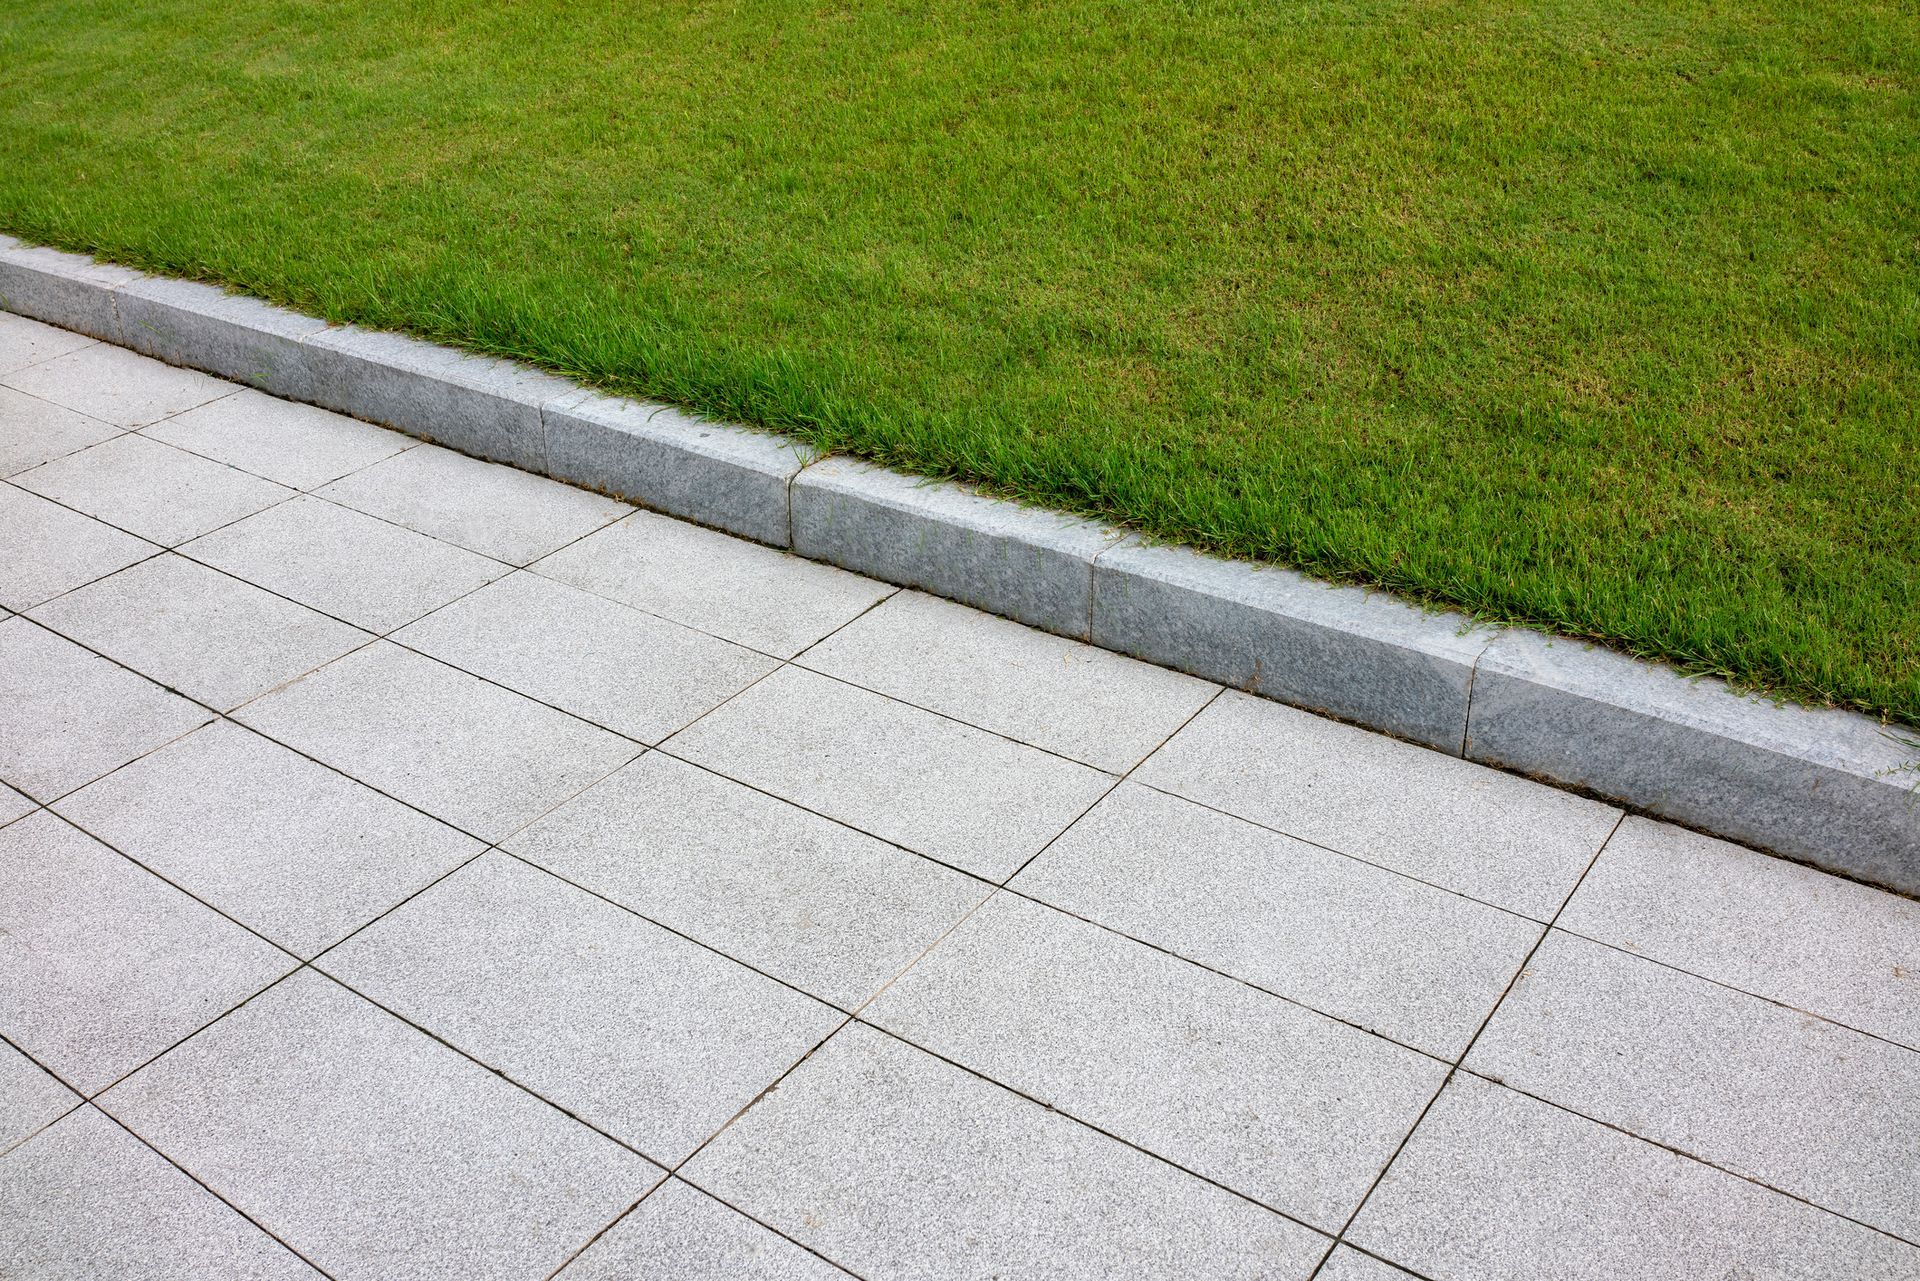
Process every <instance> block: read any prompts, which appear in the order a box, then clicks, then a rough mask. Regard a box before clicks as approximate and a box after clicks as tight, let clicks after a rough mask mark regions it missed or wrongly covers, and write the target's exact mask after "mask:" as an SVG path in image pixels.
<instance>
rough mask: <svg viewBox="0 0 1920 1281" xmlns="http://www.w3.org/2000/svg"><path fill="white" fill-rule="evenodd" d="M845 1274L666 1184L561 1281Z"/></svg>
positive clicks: (783, 1279) (773, 1280) (806, 1279)
mask: <svg viewBox="0 0 1920 1281" xmlns="http://www.w3.org/2000/svg"><path fill="white" fill-rule="evenodd" d="M846 1275H847V1273H845V1272H843V1271H841V1270H840V1269H839V1268H836V1267H834V1266H833V1265H832V1264H831V1263H828V1262H827V1261H826V1260H824V1259H822V1258H820V1257H819V1256H818V1255H814V1254H808V1253H807V1252H806V1251H805V1250H803V1249H801V1248H800V1247H799V1246H797V1245H795V1244H794V1243H793V1242H791V1241H789V1240H787V1239H786V1238H785V1237H783V1236H781V1235H780V1234H779V1233H777V1232H772V1231H769V1230H768V1229H766V1228H763V1227H761V1226H760V1225H759V1224H758V1223H755V1222H754V1221H753V1220H752V1219H749V1218H748V1217H747V1216H746V1215H744V1214H741V1213H740V1212H739V1211H737V1210H734V1209H731V1208H729V1207H727V1206H725V1205H722V1204H721V1203H720V1202H718V1201H716V1200H714V1199H713V1198H712V1197H710V1196H708V1195H707V1194H706V1193H704V1192H702V1191H700V1190H699V1189H697V1188H695V1187H693V1186H691V1185H690V1184H686V1183H682V1182H680V1180H678V1179H669V1180H667V1182H666V1184H665V1185H664V1186H662V1187H661V1188H660V1189H659V1190H658V1191H656V1192H654V1193H651V1194H650V1195H649V1196H648V1197H647V1199H646V1200H644V1201H642V1202H641V1203H640V1205H639V1206H638V1208H636V1209H635V1210H634V1211H633V1213H632V1214H629V1215H628V1216H627V1217H626V1218H624V1219H622V1220H620V1222H619V1223H617V1224H615V1225H614V1226H613V1227H612V1228H611V1229H610V1230H609V1231H608V1232H607V1234H606V1235H605V1236H603V1237H601V1238H600V1239H599V1240H598V1241H595V1242H594V1243H593V1244H592V1245H590V1246H588V1247H587V1250H586V1252H585V1253H584V1254H582V1255H581V1256H580V1257H579V1258H578V1259H576V1260H574V1261H573V1262H572V1263H570V1264H568V1265H567V1270H566V1271H565V1272H562V1273H561V1274H560V1276H561V1277H562V1278H564V1281H633V1279H634V1278H636V1277H660V1278H663V1279H664V1278H668V1277H671V1278H673V1281H788V1279H789V1278H793V1279H795V1281H838V1279H839V1278H843V1277H845V1276H846Z"/></svg>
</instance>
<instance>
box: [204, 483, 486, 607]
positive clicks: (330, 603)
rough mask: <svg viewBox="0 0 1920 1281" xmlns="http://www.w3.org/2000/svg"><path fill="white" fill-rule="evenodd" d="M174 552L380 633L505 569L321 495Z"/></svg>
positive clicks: (263, 514)
mask: <svg viewBox="0 0 1920 1281" xmlns="http://www.w3.org/2000/svg"><path fill="white" fill-rule="evenodd" d="M180 551H181V553H182V554H183V555H186V556H190V557H192V558H193V559H194V560H198V561H204V562H205V563H207V564H209V565H212V566H214V567H215V568H216V569H223V570H225V571H226V572H227V573H229V574H233V575H236V576H237V577H240V578H244V579H246V580H247V581H248V582H250V583H258V584H259V585H260V586H262V587H265V588H266V589H268V590H269V591H273V592H277V593H279V594H280V595H282V596H287V597H291V598H292V599H294V600H297V601H299V602H300V603H301V604H302V605H308V606H311V607H312V608H314V609H317V610H319V611H321V612H322V613H325V614H331V615H333V616H334V617H335V618H339V619H344V620H346V621H347V622H349V623H352V624H353V625H354V626H355V627H364V628H366V629H367V630H368V631H373V632H379V633H382V634H384V633H386V632H390V631H392V630H393V629H394V628H396V627H399V626H401V625H403V624H405V623H410V622H412V621H413V620H414V619H416V618H419V617H420V616H421V615H422V614H425V613H428V612H430V611H432V610H435V609H438V608H440V606H442V605H444V604H446V603H447V602H448V601H450V600H453V599H455V598H456V597H460V596H464V595H466V594H467V593H468V592H470V591H472V590H473V589H474V588H476V587H480V586H482V585H484V584H486V583H490V582H492V581H493V580H494V579H496V578H498V577H500V576H501V575H502V574H505V573H508V572H509V570H508V567H507V566H505V565H503V564H501V563H500V562H499V561H497V560H489V559H487V558H486V557H485V556H476V555H475V554H474V553H472V552H470V551H465V550H462V549H461V548H458V547H455V546H453V545H452V544H451V543H443V542H440V541H439V540H437V539H433V538H428V537H427V536H426V535H424V534H416V533H414V532H413V531H412V530H410V529H402V528H400V526H398V525H390V524H388V523H387V522H386V521H383V520H375V519H374V518H373V517H371V516H363V515H361V514H360V513H359V512H355V511H348V510H347V509H346V508H345V507H336V506H335V505H334V504H332V503H329V502H326V501H324V500H322V499H318V498H296V499H294V500H293V501H291V502H287V503H282V504H280V505H279V506H278V507H273V508H269V509H268V510H266V511H263V512H261V513H260V514H259V515H258V516H251V517H248V518H247V519H246V520H243V521H241V522H239V523H238V524H235V525H229V526H227V528H225V529H221V530H216V531H215V532H214V533H212V534H209V535H208V536H207V537H205V538H196V539H195V540H194V541H192V542H190V543H188V544H186V545H185V546H184V547H182V548H181V549H180Z"/></svg>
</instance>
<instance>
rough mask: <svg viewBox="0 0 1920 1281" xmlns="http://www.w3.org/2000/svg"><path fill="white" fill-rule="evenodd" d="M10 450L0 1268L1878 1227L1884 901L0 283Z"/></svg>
mask: <svg viewBox="0 0 1920 1281" xmlns="http://www.w3.org/2000/svg"><path fill="white" fill-rule="evenodd" d="M0 476H3V477H4V480H0V780H3V781H4V783H5V785H6V786H4V787H0V1036H4V1038H5V1040H4V1043H0V1153H4V1155H0V1277H6V1278H9V1279H13V1278H21V1279H25V1278H49V1277H58V1278H66V1277H87V1278H93V1277H110V1278H121V1277H136V1276H137V1277H179V1278H193V1279H195V1281H203V1279H205V1278H221V1277H248V1278H252V1277H283V1276H284V1277H312V1276H315V1275H316V1274H323V1275H327V1276H333V1277H341V1278H349V1277H394V1278H403V1277H404V1278H427V1277H449V1278H490V1277H516V1278H517V1277H526V1278H540V1277H546V1276H549V1275H552V1274H554V1273H555V1272H556V1271H557V1272H558V1273H559V1275H560V1276H561V1277H562V1278H564V1279H565V1281H612V1279H615V1278H637V1277H662V1278H726V1279H729V1281H731V1279H733V1278H749V1277H831V1276H839V1275H843V1274H844V1273H843V1271H842V1270H844V1272H847V1273H853V1274H855V1275H859V1276H864V1277H872V1278H883V1277H1003V1278H1016V1277H1020V1278H1024V1277H1041V1276H1062V1277H1083V1276H1084V1277H1100V1276H1130V1277H1147V1278H1156V1279H1159V1278H1176V1277H1193V1278H1237V1277H1273V1278H1297V1279H1300V1281H1305V1279H1306V1278H1310V1277H1318V1278H1320V1279H1321V1281H1395V1279H1399V1281H1405V1278H1406V1277H1407V1276H1409V1275H1411V1276H1415V1277H1426V1278H1431V1279H1433V1281H1456V1279H1466V1278H1492V1279H1504V1278H1513V1279H1516V1281H1517V1279H1520V1278H1529V1279H1531V1278H1545V1279H1553V1281H1559V1279H1574V1278H1608V1279H1615V1278H1617V1279H1619V1281H1686V1279H1698V1281H1726V1279H1728V1278H1806V1279H1808V1281H1814V1279H1818V1281H1838V1279H1840V1278H1850V1279H1859V1281H1867V1279H1886V1281H1892V1279H1894V1278H1908V1279H1911V1278H1920V1247H1916V1245H1914V1244H1912V1243H1914V1242H1920V1184H1917V1183H1916V1171H1920V905H1916V904H1915V903H1913V902H1910V901H1907V900H1904V899H1899V898H1895V897H1893V896H1891V895H1887V894H1882V893H1879V892H1877V891H1874V890H1869V889H1865V888H1863V887H1860V886H1857V885H1854V884H1851V883H1848V882H1844V881H1840V880H1837V879H1834V878H1832V877H1828V876H1824V875H1821V874H1820V873H1817V872H1813V871H1810V870H1808V869H1805V868H1801V867H1796V866H1793V865H1790V864H1787V863H1783V862H1779V861H1776V860H1773V859H1769V858H1765V857H1762V856H1759V855H1756V854H1752V853H1750V852H1748V851H1745V850H1742V849H1739V848H1736V847H1734V846H1731V845H1728V844H1725V843H1722V842H1718V841H1714V840H1711V839H1708V838H1704V837H1700V836H1696V835H1692V834H1690V833H1687V832H1684V831H1681V830H1679V829H1676V828H1672V827H1669V826H1666V825H1663V824H1660V823H1655V822H1651V821H1647V820H1643V819H1638V818H1624V819H1623V817H1622V815H1621V814H1620V813H1619V812H1618V811H1617V810H1614V809H1612V808H1609V807H1607V806H1605V805H1601V804H1598V803H1596V802H1593V801H1589V800H1585V799H1582V798H1578V797H1574V796H1571V795H1568V794H1566V793H1564V792H1559V791H1556V790H1553V789H1550V788H1547V787H1543V786H1540V785H1537V784H1534V783H1531V782H1528V781H1525V780H1522V779H1519V778H1514V777H1511V776H1508V775H1504V774H1500V773H1496V772H1493V771H1490V770H1486V769H1483V768H1480V767H1478V766H1475V765H1471V764H1468V763H1465V762H1463V761H1460V760H1456V759H1453V758H1449V757H1446V756H1442V755H1439V754H1436V753H1433V752H1429V751H1426V750H1423V749H1419V748H1415V747H1410V746H1407V745H1405V744H1403V743H1399V742H1396V741H1393V740H1390V739H1387V738H1383V737H1380V736H1377V735H1374V734H1369V733H1366V732H1363V731H1360V730H1356V729H1353V728H1350V727H1347V726H1343V725H1339V724H1335V723H1332V722H1329V721H1324V720H1321V719H1318V718H1316V717H1313V716H1309V715H1306V714H1304V713H1301V712H1297V711H1294V710H1291V709H1288V708H1285V707H1282V706H1279V705H1277V704H1273V703H1269V702H1265V701H1262V700H1259V699H1255V698H1251V697H1248V696H1245V695H1242V694H1239V693H1236V692H1232V691H1222V690H1220V689H1219V688H1217V687H1215V686H1212V685H1209V684H1206V683H1204V682H1201V681H1197V680H1193V679H1190V678H1187V677H1184V676H1180V675H1177V674H1174V673H1171V672H1167V671H1163V670H1160V669H1158V668H1153V667H1149V666H1145V665H1143V664H1140V663H1136V662H1133V661H1130V660H1127V659H1124V658H1120V657H1117V656H1114V655H1112V654H1108V653H1104V652H1102V651H1099V650H1094V649H1090V648H1088V647H1086V646H1084V645H1079V644H1074V643H1071V642H1067V641H1064V640H1060V639H1057V638H1055V637H1051V636H1047V635H1043V634H1041V633H1037V632H1033V631H1030V630H1027V629H1026V628H1023V627H1019V626H1017V625H1014V624H1011V623H1008V622H1005V621H1003V620H1000V619H996V618H992V617H988V616H986V615H982V614H979V613H975V612H973V611H971V610H967V609H964V608H961V607H959V606H955V605H951V604H948V603H946V602H943V601H940V600H936V599H933V598H931V597H927V596H922V595H918V594H916V593H913V592H905V591H896V590H895V589H893V588H891V587H889V586H887V585H885V584H881V583H877V582H872V581H869V580H866V579H863V578H860V577H858V576H855V575H852V574H848V573H844V572H842V571H840V570H836V569H832V568H828V567H825V566H821V565H817V564H812V563H809V562H806V561H802V560H797V559H794V558H792V557H789V556H786V555H783V554H780V553H777V552H773V551H770V550H768V549H765V548H762V547H758V546H755V545H752V544H748V543H745V542H741V541H739V540H736V539H733V538H729V537H726V536H723V535H719V534H716V533H712V532H710V531H707V530H703V529H699V528H696V527H694V526H691V525H686V524H682V523H679V522H676V521H672V520H667V519H665V518H662V517H659V516H655V515H651V514H648V513H644V512H636V511H634V510H632V509H631V508H629V507H627V506H625V505H623V504H620V503H616V502H613V501H610V500H607V499H605V498H601V497H598V496H595V495H592V494H588V493H584V492H582V491H578V490H573V489H569V488H566V487H564V486H561V485H557V484H554V483H552V482H550V481H546V480H543V479H540V478H537V477H534V476H530V475H526V474H524V473H520V472H516V471H513V470H510V469H507V468H504V467H498V466H492V465H489V464H484V463H478V462H474V461H472V460H469V459H465V458H462V457H459V456H457V455H454V454H451V453H448V452H446V451H444V450H441V449H438V448H436V447H434V446H431V445H423V444H418V443H416V442H414V441H412V440H410V439H408V438H405V437H402V436H398V435H395V434H393V433H390V432H387V431H383V430H381V429H378V428H375V427H372V426H369V425H367V424H364V423H359V422H355V421H353V420H350V419H345V418H341V417H339V416H337V415H333V414H329V413H325V412H322V411H320V410H317V409H313V408H310V407H306V406H300V405H293V404H288V403H285V402H281V401H276V400H273V399H271V398H268V397H265V396H262V395H260V394H258V393H256V392H253V391H250V390H243V389H240V388H236V387H234V386H232V385H230V384H227V383H223V382H220V381H218V380H216V379H213V378H208V377H205V376H203V375H200V374H197V373H192V372H188V371H184V370H179V369H173V368H170V367H168V366H165V365H161V364H158V363H156V362H153V361H150V360H146V359H144V358H142V357H139V356H136V355H133V354H131V353H128V352H125V351H122V350H119V349H117V348H113V347H108V346H103V345H100V344H97V343H94V342H91V341H89V340H87V339H83V338H79V337H76V336H74V335H71V334H67V333H64V332H62V331H59V330H55V329H49V328H47V327H45V326H41V325H37V324H34V323H33V322H30V321H26V320H22V319H19V318H17V317H14V316H10V315H4V314H0ZM1403 1269H1404V1270H1403Z"/></svg>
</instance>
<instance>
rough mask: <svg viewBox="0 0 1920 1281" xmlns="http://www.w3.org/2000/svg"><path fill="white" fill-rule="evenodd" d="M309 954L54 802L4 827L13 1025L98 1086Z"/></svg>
mask: <svg viewBox="0 0 1920 1281" xmlns="http://www.w3.org/2000/svg"><path fill="white" fill-rule="evenodd" d="M295 964H296V962H295V961H294V959H293V958H292V957H290V956H288V955H287V954H286V953H284V952H282V951H280V950H279V949H278V948H275V947H273V946H271V945H270V944H268V943H266V942H264V941H262V940H261V939H259V938H256V937H255V936H254V935H252V934H249V933H247V931H245V930H243V929H241V928H240V927H239V926H238V925H235V924H234V923H233V922H231V921H229V920H226V919H225V918H223V917H222V916H220V915H219V914H218V913H216V912H214V911H212V910H211V909H209V908H208V907H206V906H205V905H203V904H200V903H196V902H194V901H193V900H192V899H191V898H188V897H187V896H186V895H185V894H182V893H181V892H180V891H179V890H177V889H174V888H173V887H172V886H170V885H168V884H167V883H166V882H164V881H162V880H161V879H160V878H158V877H156V876H154V875H153V874H152V873H150V872H145V871H142V870H141V869H140V868H138V867H136V866H134V864H132V863H130V862H128V861H127V860H126V859H124V858H122V857H120V856H119V855H118V854H115V853H114V852H113V851H112V850H110V849H108V848H107V847H106V846H104V845H102V844H100V843H99V842H98V841H96V840H94V839H92V838H91V837H89V836H87V835H86V834H85V833H84V832H81V831H80V830H79V829H77V828H75V827H73V826H72V825H71V824H69V823H65V822H62V821H61V820H60V819H59V818H57V817H55V816H54V815H53V814H51V813H48V812H46V811H44V810H43V811H41V812H40V813H38V814H32V815H29V816H28V817H26V818H23V819H21V820H20V821H19V822H17V823H13V824H11V825H9V826H8V827H6V828H4V829H0V1033H3V1034H5V1036H6V1038H7V1039H8V1040H9V1041H12V1042H13V1043H14V1044H15V1045H17V1046H19V1047H20V1048H21V1049H22V1050H24V1051H26V1052H27V1053H28V1054H30V1055H31V1056H33V1058H34V1059H36V1060H37V1061H39V1062H40V1063H42V1064H44V1065H45V1066H46V1067H48V1068H49V1069H51V1070H52V1071H54V1072H56V1073H58V1074H59V1076H60V1078H61V1079H62V1080H64V1081H65V1082H66V1083H67V1084H68V1085H70V1086H72V1087H73V1088H75V1089H76V1090H79V1091H82V1092H83V1093H86V1094H92V1093H93V1092H95V1091H97V1090H101V1089H104V1088H106V1087H107V1086H108V1085H110V1084H112V1083H113V1082H114V1081H115V1080H117V1079H118V1078H119V1077H121V1076H123V1075H125V1074H126V1073H128V1072H131V1071H132V1070H133V1069H134V1068H137V1067H139V1066H140V1065H141V1064H142V1063H144V1062H146V1061H147V1060H148V1059H150V1058H152V1057H153V1056H154V1055H156V1054H159V1053H160V1052H161V1051H163V1050H165V1049H166V1048H167V1047H168V1046H170V1045H173V1044H174V1043H175V1042H177V1041H179V1040H180V1039H181V1038H183V1037H186V1036H190V1035H192V1034H193V1033H194V1032H195V1031H196V1030H198V1029H199V1028H202V1027H204V1026H206V1024H208V1023H210V1022H211V1021H213V1020H214V1019H216V1018H219V1017H220V1016H221V1015H222V1014H224V1013H226V1012H227V1011H228V1010H230V1009H232V1008H233V1007H234V1006H236V1005H238V1004H239V1003H240V1002H242V1001H244V1000H246V999H247V998H248V997H249V996H252V995H253V994H254V993H255V992H258V991H259V990H260V989H261V988H263V987H265V986H266V985H267V984H269V983H271V982H273V981H274V980H275V979H277V978H279V977H280V976H281V975H282V974H285V973H286V972H287V971H288V970H291V969H292V968H293V967H294V965H295Z"/></svg>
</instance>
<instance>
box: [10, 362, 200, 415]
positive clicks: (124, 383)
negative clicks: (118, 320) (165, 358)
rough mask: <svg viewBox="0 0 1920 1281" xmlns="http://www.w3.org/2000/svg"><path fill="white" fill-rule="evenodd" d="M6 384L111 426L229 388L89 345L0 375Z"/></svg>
mask: <svg viewBox="0 0 1920 1281" xmlns="http://www.w3.org/2000/svg"><path fill="white" fill-rule="evenodd" d="M0 379H3V380H4V381H5V382H6V384H7V386H9V387H12V388H15V389H16V390H19V391H24V392H26V393H28V394H29V395H33V396H38V397H40V399H42V400H50V401H52V402H53V403H54V404H56V405H64V406H66V407H67V408H68V409H77V410H79V411H80V412H81V413H83V414H85V415H87V416H88V417H89V418H98V419H99V420H100V421H102V422H108V423H112V424H114V425H115V426H116V427H145V426H146V425H147V424H148V423H157V422H159V421H160V420H161V419H162V418H169V417H172V416H173V415H174V414H177V413H179V412H181V411H182V410H185V409H192V408H193V407H194V406H195V405H204V404H206V403H207V402H208V401H209V400H215V399H217V398H219V397H221V396H225V395H227V394H229V393H230V392H232V391H233V390H234V389H235V388H234V385H233V384H232V383H227V382H221V381H220V380H219V379H218V378H209V377H208V376H207V375H206V374H203V373H198V372H196V371H194V370H191V369H176V368H174V367H173V366H172V365H166V364H162V363H161V362H159V361H157V360H150V359H148V358H147V357H145V356H141V355H138V354H136V353H134V352H131V351H128V350H127V349H126V348H124V347H114V346H110V345H109V344H107V343H91V344H89V345H87V346H85V347H80V348H77V349H75V350H73V351H71V352H68V353H66V354H65V355H61V356H55V357H53V358H52V359H51V360H43V361H39V362H37V363H35V364H32V365H29V366H27V367H26V368H24V369H16V370H14V371H13V372H12V373H8V374H0Z"/></svg>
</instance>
